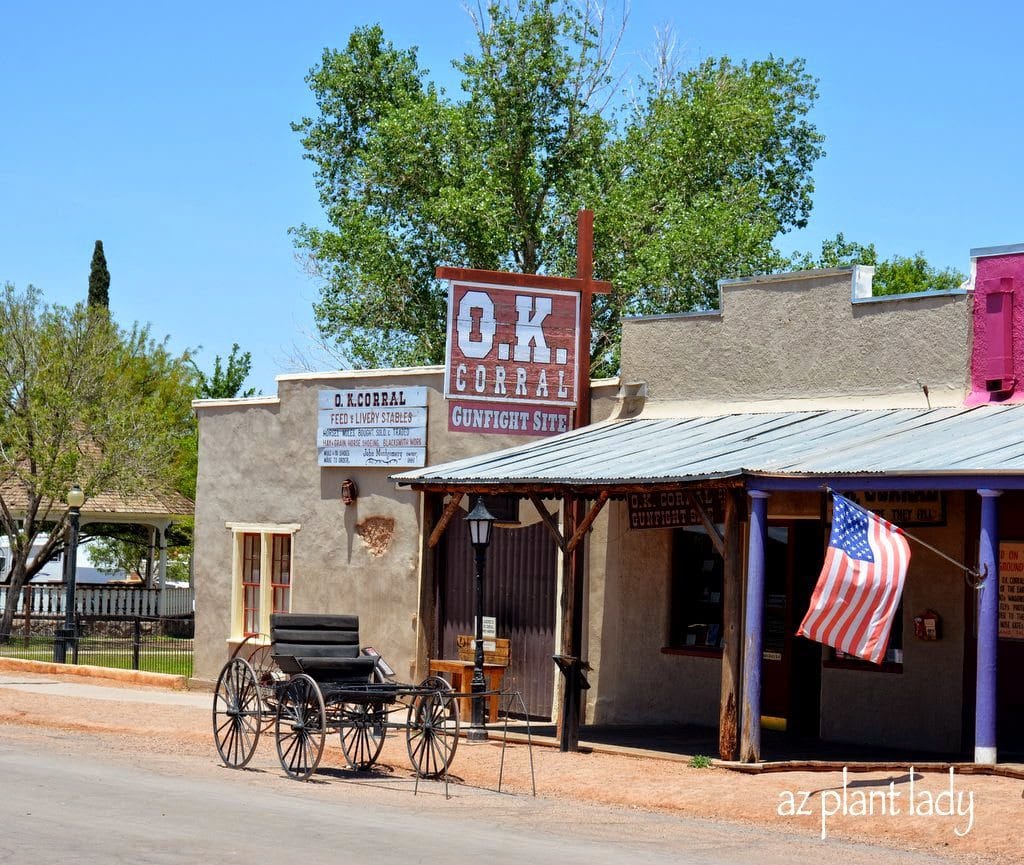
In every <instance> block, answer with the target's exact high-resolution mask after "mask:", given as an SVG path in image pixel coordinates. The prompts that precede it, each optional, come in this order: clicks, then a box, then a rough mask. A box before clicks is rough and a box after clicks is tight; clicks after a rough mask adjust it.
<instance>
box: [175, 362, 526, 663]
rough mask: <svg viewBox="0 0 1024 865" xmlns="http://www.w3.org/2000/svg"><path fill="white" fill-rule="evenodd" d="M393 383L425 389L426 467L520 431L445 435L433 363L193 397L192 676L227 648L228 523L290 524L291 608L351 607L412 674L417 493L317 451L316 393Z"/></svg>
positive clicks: (375, 641)
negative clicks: (249, 392)
mask: <svg viewBox="0 0 1024 865" xmlns="http://www.w3.org/2000/svg"><path fill="white" fill-rule="evenodd" d="M402 385H405V386H417V385H424V386H426V387H427V388H428V406H427V409H428V412H427V417H428V421H427V423H428V426H427V464H428V465H432V464H437V463H441V462H446V461H448V460H453V459H458V458H460V457H464V456H469V455H471V454H473V453H480V452H482V451H485V450H496V449H499V448H505V447H511V446H512V445H520V444H523V442H524V441H528V440H529V439H525V438H524V437H521V436H507V435H505V436H503V435H486V436H484V435H478V434H457V433H449V432H448V431H447V415H446V406H445V402H444V399H443V397H442V373H441V370H440V369H437V368H428V369H418V370H398V371H376V372H371V373H367V372H360V373H333V374H332V373H327V374H324V375H323V376H322V377H309V376H295V377H283V378H282V379H279V387H278V397H279V400H278V401H277V402H276V403H275V402H272V401H262V402H252V403H246V402H244V401H232V402H230V403H227V404H218V403H217V402H211V403H209V404H207V405H200V406H199V408H198V410H197V413H198V415H199V477H198V480H197V485H196V529H195V532H196V533H195V574H196V576H195V584H196V643H195V645H196V655H195V677H196V678H197V679H205V680H212V679H215V678H216V676H217V674H218V672H219V670H220V667H221V666H222V665H223V663H224V661H225V659H226V658H227V655H228V652H229V650H230V645H229V642H228V640H229V636H231V610H232V532H231V530H230V529H229V528H227V526H226V523H229V522H233V523H246V524H294V523H297V524H299V525H300V526H301V528H300V529H299V531H298V532H297V533H296V534H295V536H294V547H293V551H292V584H293V588H292V610H293V611H294V612H314V611H316V612H322V611H330V612H338V613H342V612H345V613H348V612H351V613H358V614H359V616H360V637H361V639H362V642H363V643H364V644H370V645H373V646H374V647H375V648H377V649H378V650H379V651H380V652H381V653H382V654H383V655H384V657H385V658H387V659H388V661H389V663H391V665H392V666H393V667H394V668H395V670H396V672H397V673H398V675H399V676H400V677H401V678H403V679H410V678H412V677H413V675H414V673H415V661H416V654H417V620H416V616H417V611H418V609H419V591H420V578H421V549H422V540H421V523H422V515H421V495H420V493H418V492H414V491H412V490H409V489H407V488H397V487H396V485H395V484H394V483H393V482H392V481H391V480H389V475H391V474H392V473H393V472H394V471H395V468H394V467H388V468H335V467H330V468H321V467H319V466H318V465H317V453H316V429H317V397H318V392H319V391H320V390H335V389H345V388H374V387H398V386H402ZM346 478H352V479H353V480H355V482H356V484H357V485H358V488H359V497H358V499H357V501H356V503H355V504H354V505H350V506H348V507H346V506H345V505H344V504H342V502H341V484H342V481H343V480H345V479H346ZM524 510H528V509H524ZM380 544H382V546H380Z"/></svg>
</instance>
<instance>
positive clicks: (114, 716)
mask: <svg viewBox="0 0 1024 865" xmlns="http://www.w3.org/2000/svg"><path fill="white" fill-rule="evenodd" d="M53 682H63V683H65V685H66V687H65V688H63V689H58V688H55V687H54V686H53V684H52V683H53ZM31 683H37V684H35V685H33V684H31ZM5 684H7V685H18V687H10V686H8V687H5V686H4V685H5ZM97 686H102V687H97ZM118 689H122V690H121V693H119V692H118ZM147 693H148V694H150V695H151V697H152V700H153V702H150V701H148V700H145V699H139V697H140V695H145V694H147ZM178 693H180V692H178ZM69 694H71V696H69ZM122 695H123V696H122ZM204 698H205V699H204ZM161 699H162V700H164V702H156V701H157V700H161ZM168 699H169V698H168V695H167V692H161V691H158V690H150V689H147V688H143V687H140V686H138V685H122V684H119V683H117V682H115V681H109V680H98V679H92V680H89V682H88V683H83V682H82V681H81V680H80V679H76V678H75V677H70V676H68V677H62V676H53V675H46V676H30V675H23V674H22V675H11V674H6V673H0V739H2V740H4V741H5V742H8V743H15V742H17V741H19V740H23V739H32V740H38V739H39V738H40V737H41V736H42V737H45V738H47V739H49V740H50V741H51V742H52V743H53V747H54V748H67V749H69V750H74V749H75V748H80V747H86V746H87V747H88V748H89V750H90V752H92V753H96V752H104V751H106V752H109V753H110V754H111V755H115V754H117V755H122V756H123V755H125V754H127V755H129V756H130V755H137V757H138V759H145V760H146V761H147V762H149V763H151V764H153V765H157V766H159V767H160V768H161V769H162V770H166V771H168V772H172V773H177V772H180V773H188V772H197V771H198V772H204V773H205V772H210V773H223V772H226V771H228V770H226V769H224V768H223V767H221V766H220V765H219V758H218V757H217V753H216V749H215V747H214V744H213V738H212V734H211V720H210V709H209V704H210V700H211V698H210V696H209V695H196V694H182V695H181V697H180V698H174V699H170V701H168ZM500 759H501V748H500V746H499V745H497V744H495V743H485V744H475V745H470V744H468V743H465V742H464V743H462V744H461V745H460V746H459V750H458V753H457V755H456V757H455V761H454V763H453V766H452V771H453V778H452V782H453V784H452V787H451V792H452V794H453V796H454V797H455V798H459V797H466V796H471V795H474V793H475V791H480V790H487V789H490V790H493V789H495V788H496V786H497V782H498V772H499V763H500ZM533 762H534V768H535V773H536V783H537V794H538V796H541V797H544V798H547V799H551V800H557V801H558V802H560V803H561V804H562V805H564V806H565V807H566V808H568V809H569V810H570V812H571V809H572V806H573V803H580V804H583V803H588V804H594V805H598V806H608V807H610V809H611V810H609V811H608V812H607V813H608V814H609V815H619V816H620V817H621V816H624V815H625V816H628V813H629V811H630V810H633V809H642V810H645V811H651V812H660V813H663V814H667V815H677V816H679V817H687V818H710V819H713V820H719V821H727V822H731V823H736V824H746V825H757V826H764V827H770V828H773V829H776V830H779V831H781V832H785V833H787V834H790V835H792V836H793V837H794V841H795V842H799V843H801V844H803V843H820V844H823V845H826V847H827V845H828V844H829V842H830V841H831V842H833V843H834V842H838V841H857V842H867V843H872V844H879V845H885V847H886V848H889V849H893V848H895V849H899V850H906V851H918V852H920V853H924V854H931V855H933V856H939V857H942V858H943V859H948V860H949V861H954V862H986V863H987V862H992V863H1020V862H1021V861H1022V857H1024V853H1022V851H1021V847H1022V841H1024V820H1022V817H1024V798H1022V797H1024V782H1022V781H1019V780H1014V779H1008V778H997V777H988V776H980V775H971V776H965V775H955V776H954V777H953V778H952V779H950V776H949V775H948V774H943V773H922V772H920V771H917V772H915V773H914V774H913V775H911V773H910V772H909V767H908V770H907V771H901V772H874V773H856V774H853V773H850V774H849V775H848V777H847V778H846V779H845V783H844V777H843V774H842V773H841V772H824V773H822V772H784V773H771V774H762V775H741V774H737V773H734V772H730V771H728V770H726V769H719V768H707V769H697V768H691V767H689V766H687V765H686V764H685V763H680V762H674V761H668V760H659V759H650V758H645V757H634V756H626V755H620V754H596V753H595V754H562V753H559V752H558V751H557V750H554V749H549V748H543V747H534V749H533ZM343 766H344V758H343V756H342V753H341V749H340V747H338V746H337V738H336V737H334V738H333V740H329V745H328V747H327V749H326V751H325V754H324V758H323V761H322V763H321V768H320V769H319V770H318V772H317V774H316V775H315V776H314V781H315V782H328V781H329V782H333V783H332V784H325V785H324V786H325V788H326V787H331V786H338V785H344V786H345V787H351V788H355V787H358V788H359V790H360V791H363V792H364V793H366V794H367V795H388V796H393V795H394V794H395V792H397V791H401V790H407V791H408V792H410V793H411V792H412V786H413V782H414V779H413V777H412V773H411V770H410V767H409V760H408V756H407V754H406V750H405V742H404V738H403V737H402V736H401V735H389V738H388V740H387V741H386V743H385V746H384V750H383V752H382V754H381V757H380V761H379V765H378V766H377V767H376V768H375V769H374V770H373V771H371V772H366V773H359V774H356V773H352V772H349V771H348V770H345V769H344V768H342V767H343ZM238 774H239V782H240V783H244V782H245V780H246V779H247V778H248V779H250V780H251V779H253V778H260V779H263V778H266V779H268V780H267V783H275V784H277V783H282V784H294V783H295V782H291V781H288V780H287V779H285V778H284V776H283V773H282V772H281V769H280V766H279V765H278V763H277V757H276V752H275V748H274V743H273V737H272V736H265V737H263V738H262V739H261V741H260V744H259V747H258V749H257V753H256V755H255V756H254V758H253V761H252V763H251V766H250V770H245V771H243V772H239V773H238ZM503 789H504V790H506V791H509V792H512V793H515V794H520V796H528V794H529V791H530V761H529V752H528V750H527V748H526V747H525V746H524V745H518V744H516V745H510V746H509V747H508V750H507V751H506V754H505V767H504V775H503ZM421 790H422V792H425V793H427V794H428V796H427V799H428V800H437V799H440V800H441V801H443V789H442V787H441V785H439V784H426V785H421ZM367 791H369V792H367ZM381 791H385V792H381ZM520 796H515V797H511V798H509V797H499V799H500V801H501V802H504V803H506V806H503V807H507V808H511V809H512V810H514V807H513V806H512V805H511V804H509V803H514V802H516V801H517V800H518V799H519V798H520ZM484 798H485V799H487V798H488V797H484ZM490 798H493V797H490ZM488 801H489V799H488ZM624 809H625V810H624ZM608 819H609V821H610V822H611V823H614V820H615V818H614V817H613V816H609V818H608ZM823 834H824V835H825V838H824V839H822V835H823ZM882 854H884V851H880V858H879V861H880V862H881V861H885V856H884V855H882ZM826 855H827V854H826Z"/></svg>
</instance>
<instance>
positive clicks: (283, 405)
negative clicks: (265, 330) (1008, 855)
mask: <svg viewBox="0 0 1024 865" xmlns="http://www.w3.org/2000/svg"><path fill="white" fill-rule="evenodd" d="M1022 252H1024V249H1022V248H1016V247H1011V248H1000V249H990V250H975V251H974V252H973V253H972V256H973V259H974V265H973V270H974V271H975V272H974V274H973V277H974V285H973V289H967V288H965V289H961V290H957V291H952V292H943V293H928V294H924V295H914V296H898V297H887V298H875V297H873V296H872V294H871V287H870V282H871V273H870V269H868V268H859V267H858V268H845V269H839V270H832V271H808V272H802V273H795V274H783V275H779V276H770V277H762V278H752V279H743V280H726V281H723V283H722V284H721V303H720V307H719V309H718V310H717V311H715V312H712V313H706V314H687V315H676V316H658V317H653V318H644V319H633V320H628V321H626V322H624V324H623V335H622V372H621V375H620V377H619V378H618V379H616V380H610V381H603V382H595V383H594V388H593V400H592V413H593V421H594V422H593V424H592V425H591V426H589V427H586V428H584V429H582V430H577V431H573V432H569V433H565V434H562V435H559V436H555V437H552V438H545V439H535V440H530V439H523V438H522V437H520V436H511V435H510V436H505V437H502V436H497V435H487V436H482V435H478V434H466V433H459V432H450V431H449V430H448V427H447V423H446V421H447V417H446V412H445V410H444V405H443V399H442V382H441V377H442V373H441V370H439V369H418V370H390V371H373V372H358V373H333V374H324V375H316V376H313V375H296V376H283V377H281V378H280V379H279V391H278V395H277V396H276V397H272V398H261V399H257V400H239V401H210V402H202V403H197V412H198V414H199V419H200V473H199V483H198V488H197V504H196V646H197V649H196V675H197V677H199V678H204V679H213V678H214V677H215V676H216V674H217V671H218V670H219V668H220V665H221V664H222V663H223V661H224V659H225V658H226V656H227V653H228V651H229V650H230V647H231V645H232V643H236V642H238V641H239V640H240V639H241V638H242V637H243V636H244V635H245V633H246V632H253V631H257V630H262V629H263V623H265V620H266V617H267V616H268V615H269V611H270V610H272V609H274V608H275V607H281V608H283V607H285V606H287V607H288V608H290V609H291V610H293V611H307V610H308V611H314V610H326V611H332V612H357V613H359V615H360V616H361V629H362V632H363V634H364V635H365V639H366V641H367V642H369V643H372V644H373V645H374V646H375V647H376V648H377V649H379V650H380V651H381V652H382V653H383V654H384V655H385V657H387V658H388V660H389V661H390V663H391V665H392V666H393V667H395V669H396V670H397V671H398V673H399V675H400V676H402V677H403V678H417V677H419V676H422V675H424V674H425V672H426V668H427V659H428V658H430V657H438V656H441V655H450V654H451V653H452V652H453V650H454V637H455V635H456V634H458V633H469V632H470V631H471V626H472V618H471V612H470V598H469V596H468V580H467V575H468V573H469V570H468V562H469V547H468V543H467V542H466V540H465V538H464V537H463V532H464V530H463V528H462V526H461V522H462V521H461V520H460V519H458V517H457V516H456V517H455V518H454V519H453V518H452V514H453V512H454V510H455V508H454V506H451V502H452V500H453V499H457V498H460V497H461V499H462V505H463V506H464V504H465V501H466V500H468V499H469V498H470V497H471V496H472V495H474V494H478V493H488V494H503V495H506V496H511V497H513V498H514V499H516V500H518V514H517V515H516V514H513V515H512V516H511V517H509V519H514V518H515V516H518V520H519V523H518V525H517V526H516V527H510V528H505V529H502V530H501V531H500V536H499V538H498V540H496V542H495V544H494V545H493V546H492V549H491V551H490V554H489V559H488V592H489V595H488V600H487V610H486V611H485V614H486V615H494V616H495V617H496V619H497V630H498V634H499V636H509V638H510V639H511V640H512V643H513V647H514V648H513V651H514V654H515V657H514V659H513V665H512V668H511V669H510V673H509V676H510V678H511V679H512V680H514V681H515V684H516V686H517V687H519V688H520V689H521V690H523V691H524V692H525V693H526V694H527V695H528V698H529V703H530V706H531V714H535V715H539V716H547V715H551V714H556V715H557V714H558V706H559V702H558V700H557V699H555V698H556V694H557V689H558V687H559V681H558V679H557V677H556V673H555V668H554V665H553V664H552V663H551V661H550V657H551V655H552V654H555V653H557V652H558V651H559V650H560V648H562V647H563V646H564V645H566V638H567V631H569V630H572V629H573V627H574V626H573V619H572V617H571V616H567V614H566V609H567V607H572V601H571V599H570V597H569V596H570V595H572V594H573V593H572V591H571V590H570V586H569V581H568V580H567V577H566V570H565V568H563V567H562V566H561V564H560V563H561V562H562V561H563V560H564V559H565V550H566V549H567V548H568V546H569V544H568V543H567V541H568V539H567V538H565V537H563V536H560V534H559V531H560V529H559V525H558V519H559V513H560V510H559V506H560V503H561V502H563V501H570V500H579V501H581V502H583V503H584V508H585V510H586V511H587V512H588V520H589V528H590V531H589V533H588V535H587V538H586V541H585V548H586V551H587V553H586V558H585V561H586V568H585V580H584V581H583V582H582V584H581V585H580V587H579V589H578V593H579V601H580V603H579V607H580V612H579V613H578V614H577V620H576V621H577V622H578V623H579V626H578V627H579V633H578V634H573V635H569V636H572V637H573V638H574V639H575V640H576V642H577V645H578V647H579V652H580V654H581V656H582V658H584V659H585V660H587V661H588V662H589V665H590V667H591V668H592V671H591V672H590V673H589V674H588V675H589V683H590V685H591V688H590V690H589V691H586V692H585V693H586V706H585V719H586V721H587V722H588V723H597V724H602V723H607V724H641V723H644V724H651V723H657V724H702V725H708V726H716V725H720V727H721V731H722V740H721V741H722V750H723V753H726V752H729V751H732V752H733V753H736V752H737V750H738V751H740V752H741V756H742V757H744V758H746V759H756V758H757V757H758V756H759V751H760V745H759V735H760V734H759V730H760V723H761V722H762V721H764V723H767V724H770V725H772V726H775V727H785V728H786V729H788V730H790V731H793V732H796V733H799V734H801V735H804V736H809V737H812V738H813V737H820V738H822V739H824V740H829V741H837V742H855V743H864V744H877V745H887V746H892V747H898V748H899V747H903V748H913V749H916V750H930V751H936V752H947V753H962V752H964V751H968V752H969V751H970V750H971V748H972V747H973V748H974V754H975V756H976V757H977V759H979V760H982V761H986V762H987V761H991V760H994V759H995V754H996V748H997V739H998V747H999V748H1001V749H1003V751H1009V750H1012V749H1020V748H1024V735H1022V732H1021V725H1020V723H1019V722H1018V721H1016V718H1017V717H1019V715H1020V709H1021V708H1024V706H1022V705H1021V703H1022V702H1024V699H1022V698H1020V697H1018V696H1017V694H1016V689H1014V688H1012V687H1008V682H1010V681H1011V680H1012V678H1013V677H1014V676H1017V675H1019V673H1020V670H1021V669H1022V667H1024V652H1022V651H1021V647H1022V646H1024V642H1021V639H1022V638H1024V596H1021V597H1020V599H1019V600H1018V599H1017V598H1018V592H1024V590H1022V589H1018V588H1017V582H1016V581H1017V580H1018V579H1019V578H1018V577H1016V576H1011V575H1010V567H1009V566H1007V567H1005V568H1004V570H1005V571H1006V573H1005V574H1004V580H1003V587H1004V592H1003V594H1004V597H1003V600H1002V603H1000V602H999V597H998V581H997V577H996V565H997V561H998V558H999V556H1000V553H1002V555H1003V558H1004V563H1005V562H1009V561H1011V560H1014V561H1015V560H1016V556H1017V555H1019V556H1020V557H1021V560H1022V561H1024V507H1022V506H1024V496H1022V495H1021V492H1020V490H1021V489H1022V488H1024V448H1022V447H1020V445H1019V442H1020V441H1021V440H1024V409H1021V408H1020V407H1019V406H1018V405H1017V403H1016V400H1017V392H1016V382H1017V381H1019V380H1021V379H1020V376H1021V372H1022V371H1024V370H1022V367H1024V363H1022V359H1024V351H1022V350H1021V348H1020V346H1019V343H1020V342H1021V340H1020V338H1019V337H1018V340H1017V342H1014V339H1013V337H1014V334H1015V333H1017V334H1020V333H1024V331H1022V330H1020V329H1019V328H1020V327H1021V326H1024V321H1021V322H1018V319H1019V318H1020V317H1021V315H1022V308H1024V307H1022V306H1021V304H1020V302H1019V301H1015V300H1014V295H1013V294H1012V288H1013V281H1014V280H1016V279H1018V278H1020V277H1021V275H1022V274H1021V273H1018V270H1019V269H1020V262H1021V261H1024V255H1022V254H1021V253H1022ZM1007 279H1009V280H1010V282H1007V281H1006V280H1007ZM1008 292H1009V293H1008ZM403 387H423V388H425V393H426V400H425V402H426V405H425V409H426V416H427V419H426V445H425V447H426V451H425V458H424V460H423V463H424V467H423V468H413V469H411V470H408V471H405V472H401V471H399V469H400V468H401V467H397V468H396V467H380V468H374V467H359V468H342V467H336V466H325V467H322V466H320V465H318V463H317V455H316V444H317V412H318V398H319V395H320V394H321V392H323V391H331V390H335V391H336V390H341V389H350V390H351V389H355V390H367V391H373V390H380V391H386V390H394V389H396V388H403ZM968 404H969V405H968ZM524 442H525V443H524ZM504 448H509V449H508V450H503V449H504ZM495 452H496V453H495ZM392 478H394V479H395V480H397V481H398V485H397V486H396V483H395V480H393V479H392ZM346 480H352V481H354V482H355V485H356V487H357V495H356V497H355V498H354V499H352V497H351V491H352V488H351V487H349V488H348V489H349V495H348V496H346V497H347V498H348V499H349V500H350V503H349V504H344V503H343V501H342V499H343V485H344V482H345V481H346ZM826 486H827V487H831V488H836V489H839V490H842V491H844V492H847V493H849V494H850V495H851V496H854V497H856V498H857V499H858V500H859V501H861V502H862V503H863V504H865V505H866V506H868V507H870V508H872V509H874V510H877V511H879V512H881V513H883V515H885V516H887V517H889V518H890V519H892V520H893V522H895V523H897V524H900V525H903V526H904V527H905V528H906V529H907V530H908V531H910V532H912V533H913V534H915V535H916V536H918V537H919V538H920V539H921V540H923V541H926V542H927V543H928V544H930V545H931V546H933V547H934V548H936V549H937V550H939V551H941V552H942V553H944V554H946V555H948V556H949V557H950V558H951V559H953V560H955V561H959V562H967V563H970V564H972V565H975V564H977V563H978V562H979V560H980V561H981V563H982V566H983V568H985V569H986V570H987V574H988V576H987V579H986V581H985V583H984V584H983V586H982V588H981V589H976V588H975V587H974V586H973V585H972V578H971V577H970V575H969V574H967V575H965V572H964V571H963V570H962V569H961V568H960V567H959V566H958V565H956V564H955V563H951V562H949V561H947V560H945V559H943V558H942V557H940V556H939V555H937V554H936V553H934V552H932V551H931V550H929V549H927V548H925V547H921V546H919V545H915V544H912V560H911V563H910V568H909V571H908V575H907V583H906V588H905V592H904V597H903V603H902V608H901V611H900V614H899V616H898V622H897V627H896V628H895V629H894V632H893V636H892V639H891V641H890V645H889V653H888V655H887V657H886V661H885V663H883V664H882V665H880V666H874V665H868V664H866V663H864V662H859V661H854V660H851V659H849V658H844V657H838V656H837V655H836V653H835V652H834V651H833V650H831V649H827V648H823V647H822V646H819V645H818V644H815V643H811V642H809V641H807V640H804V639H802V638H797V637H795V636H794V633H795V628H796V625H797V624H798V623H799V621H800V618H801V617H802V615H803V613H804V611H805V609H806V605H807V599H808V598H809V596H810V592H811V589H812V588H813V585H814V582H815V580H816V578H817V575H818V572H819V571H820V568H821V562H822V558H823V553H824V548H825V545H826V544H827V540H828V520H829V507H828V493H827V492H826V490H825V487H826ZM1008 587H1010V588H1009V589H1008ZM1011 589H1016V590H1017V591H1013V590H1011ZM1018 616H1019V624H1018V618H1017V617H1018ZM570 642H571V641H570ZM516 653H517V654H516ZM997 661H998V667H997ZM997 669H998V673H997V672H996V671H997ZM737 739H742V743H739V742H737V741H736V740H737ZM740 745H742V747H739V746H740Z"/></svg>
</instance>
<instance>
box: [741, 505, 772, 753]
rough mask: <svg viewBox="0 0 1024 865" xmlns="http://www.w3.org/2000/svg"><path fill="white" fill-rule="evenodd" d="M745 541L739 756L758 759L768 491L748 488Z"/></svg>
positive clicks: (759, 748) (759, 751)
mask: <svg viewBox="0 0 1024 865" xmlns="http://www.w3.org/2000/svg"><path fill="white" fill-rule="evenodd" d="M749 492H750V500H751V508H750V537H749V538H748V540H747V609H746V627H745V635H744V644H743V716H742V722H743V736H742V738H741V740H740V759H741V760H742V761H743V762H745V763H757V762H759V761H760V759H761V655H762V647H763V645H764V633H763V628H764V564H765V545H766V543H767V539H768V519H767V517H768V493H766V492H762V491H761V490H750V491H749Z"/></svg>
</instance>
